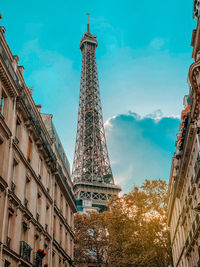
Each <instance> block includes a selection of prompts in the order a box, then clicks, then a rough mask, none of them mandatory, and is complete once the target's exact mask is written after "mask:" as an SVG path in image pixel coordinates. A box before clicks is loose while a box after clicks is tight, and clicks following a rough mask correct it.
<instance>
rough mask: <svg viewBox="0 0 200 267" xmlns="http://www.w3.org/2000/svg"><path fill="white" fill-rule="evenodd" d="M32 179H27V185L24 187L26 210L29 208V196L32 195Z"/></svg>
mask: <svg viewBox="0 0 200 267" xmlns="http://www.w3.org/2000/svg"><path fill="white" fill-rule="evenodd" d="M29 191H30V178H29V177H28V176H27V177H26V181H25V185H24V206H25V207H26V208H28V201H29V199H28V197H29V194H30V192H29Z"/></svg>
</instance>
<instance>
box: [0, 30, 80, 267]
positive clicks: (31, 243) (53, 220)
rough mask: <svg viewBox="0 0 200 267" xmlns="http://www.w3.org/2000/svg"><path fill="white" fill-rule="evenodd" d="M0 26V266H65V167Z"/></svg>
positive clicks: (68, 189)
mask: <svg viewBox="0 0 200 267" xmlns="http://www.w3.org/2000/svg"><path fill="white" fill-rule="evenodd" d="M18 61H19V59H18V57H17V56H13V54H12V52H11V51H10V49H9V46H8V44H7V42H6V40H5V29H4V27H2V26H1V27H0V266H1V267H6V266H10V267H15V266H51V267H57V266H63V267H66V266H70V265H71V264H72V261H73V243H74V232H73V225H74V220H73V217H74V213H75V212H76V205H75V199H74V195H73V186H72V181H71V177H70V168H69V163H68V160H67V157H66V155H65V152H64V150H63V147H62V144H61V142H60V139H59V137H58V134H57V132H56V129H55V127H54V125H53V122H52V115H49V114H41V113H40V108H41V107H40V106H36V105H35V103H34V101H33V98H32V91H31V89H30V88H28V87H27V85H26V84H25V81H24V79H23V70H24V68H23V66H19V65H18Z"/></svg>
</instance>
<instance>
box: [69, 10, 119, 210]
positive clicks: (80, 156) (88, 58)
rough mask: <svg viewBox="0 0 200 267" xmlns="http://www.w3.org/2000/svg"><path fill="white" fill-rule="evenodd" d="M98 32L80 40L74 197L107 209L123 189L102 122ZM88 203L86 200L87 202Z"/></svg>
mask: <svg viewBox="0 0 200 267" xmlns="http://www.w3.org/2000/svg"><path fill="white" fill-rule="evenodd" d="M97 46H98V43H97V39H96V36H94V35H92V34H91V33H90V29H89V15H88V24H87V32H86V33H85V34H84V36H83V38H82V39H81V42H80V50H81V52H82V69H81V83H80V97H79V112H78V126H77V135H76V145H75V154H74V162H73V169H72V177H73V182H74V191H75V197H76V198H77V200H79V202H82V203H83V204H82V206H83V208H84V206H85V207H86V206H87V207H88V208H89V207H92V208H95V209H97V210H98V209H100V210H104V209H105V208H106V202H107V201H108V199H109V198H110V197H112V196H115V195H117V194H118V193H119V192H120V191H121V189H120V187H119V186H117V185H115V184H114V179H113V174H112V170H111V166H110V160H109V156H108V150H107V145H106V138H105V132H104V126H103V116H102V107H101V99H100V91H99V81H98V73H97V64H96V48H97ZM84 203H85V204H84Z"/></svg>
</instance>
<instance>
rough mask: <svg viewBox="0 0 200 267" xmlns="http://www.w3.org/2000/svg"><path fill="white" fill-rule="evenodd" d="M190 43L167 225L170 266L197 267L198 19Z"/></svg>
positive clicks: (199, 162)
mask: <svg viewBox="0 0 200 267" xmlns="http://www.w3.org/2000/svg"><path fill="white" fill-rule="evenodd" d="M199 7H200V5H199V3H198V1H196V2H194V17H195V18H196V19H197V28H196V29H195V30H194V31H193V34H192V42H191V45H192V46H193V53H192V57H193V59H194V63H193V64H192V65H191V66H190V68H189V73H188V84H189V94H188V95H187V96H185V97H184V110H183V112H182V114H181V119H182V122H181V125H180V133H179V134H178V135H177V141H176V152H175V154H174V157H173V159H172V167H171V174H170V182H169V207H168V225H169V227H170V238H171V245H172V254H173V261H174V266H180V267H199V266H200V215H199V213H200V112H199V111H200V18H199V12H198V8H199Z"/></svg>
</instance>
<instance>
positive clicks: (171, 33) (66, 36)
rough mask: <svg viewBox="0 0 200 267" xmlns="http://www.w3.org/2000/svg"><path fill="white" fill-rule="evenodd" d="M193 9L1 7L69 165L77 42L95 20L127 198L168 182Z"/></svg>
mask: <svg viewBox="0 0 200 267" xmlns="http://www.w3.org/2000/svg"><path fill="white" fill-rule="evenodd" d="M192 6H193V1H192V0H190V1H188V0H187V1H186V0H176V1H174V0H168V1H167V2H166V1H165V2H164V1H159V0H152V1H147V0H144V1H136V0H131V1H128V0H124V1H121V0H118V1H114V0H110V1H104V0H102V1H95V0H93V1H87V0H85V1H79V0H77V1H68V0H67V1H66V0H58V1H52V0H48V1H46V0H43V1H38V0H35V1H32V0H30V1H24V0H21V1H20V2H19V1H16V0H15V1H14V0H10V1H3V2H2V3H1V9H0V12H1V13H2V15H3V20H2V21H1V25H4V26H5V28H6V30H7V32H6V39H7V42H8V44H9V46H10V48H11V50H12V52H13V54H17V55H18V56H19V58H20V64H22V65H24V67H25V80H26V83H27V85H28V86H33V87H34V93H33V95H34V99H35V101H36V103H37V104H41V105H42V112H47V113H52V114H53V115H54V123H55V125H56V128H57V130H58V133H59V135H60V137H61V140H62V143H63V146H64V148H65V150H66V154H67V155H68V158H69V160H70V162H71V163H72V161H73V153H74V145H75V135H76V126H77V125H76V124H77V113H78V97H79V84H80V69H81V53H80V50H79V42H80V39H81V37H82V35H83V33H84V31H86V13H87V12H89V13H90V14H91V16H90V25H91V26H90V29H91V32H92V33H94V34H96V35H97V39H98V42H99V46H98V48H97V64H98V71H99V81H100V90H101V98H102V105H103V115H104V122H105V128H106V134H107V142H108V148H109V153H110V159H111V163H112V169H113V173H114V177H115V179H116V181H117V182H118V183H119V184H120V185H121V186H122V188H123V190H124V191H128V190H131V188H132V186H133V185H134V184H138V183H140V182H142V181H143V180H144V179H145V178H150V179H153V178H159V177H160V178H163V179H165V180H168V178H169V172H170V163H171V157H172V154H173V152H174V143H175V137H176V132H177V131H178V124H179V120H178V119H177V116H179V115H180V112H181V109H182V99H183V96H184V95H185V94H187V92H188V88H187V83H186V80H187V72H188V68H189V65H190V64H191V63H192V59H191V54H192V48H191V47H190V41H191V35H192V30H193V29H194V28H195V26H196V22H195V21H194V20H193V19H192ZM122 144H123V145H122ZM144 166H145V168H144Z"/></svg>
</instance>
